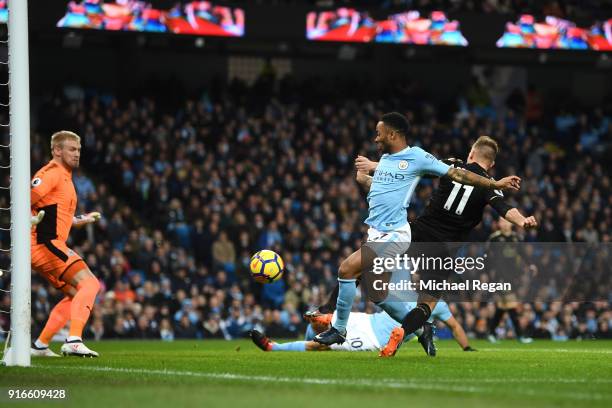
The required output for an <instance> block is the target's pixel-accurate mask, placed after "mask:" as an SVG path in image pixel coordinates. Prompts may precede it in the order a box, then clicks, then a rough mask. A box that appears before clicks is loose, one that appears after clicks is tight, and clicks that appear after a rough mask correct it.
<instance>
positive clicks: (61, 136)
mask: <svg viewBox="0 0 612 408" xmlns="http://www.w3.org/2000/svg"><path fill="white" fill-rule="evenodd" d="M66 140H74V141H77V142H81V138H80V137H79V135H77V134H76V133H74V132H71V131H69V130H60V131H59V132H55V133H54V134H53V136H51V151H53V149H54V148H55V146H60V147H62V144H63V143H64V142H65V141H66Z"/></svg>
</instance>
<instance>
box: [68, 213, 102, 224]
mask: <svg viewBox="0 0 612 408" xmlns="http://www.w3.org/2000/svg"><path fill="white" fill-rule="evenodd" d="M100 218H102V214H100V213H99V212H97V211H94V212H90V213H87V214H81V215H77V216H75V217H72V226H73V227H77V228H78V227H82V226H83V225H87V224H92V223H94V222H98V221H99V220H100Z"/></svg>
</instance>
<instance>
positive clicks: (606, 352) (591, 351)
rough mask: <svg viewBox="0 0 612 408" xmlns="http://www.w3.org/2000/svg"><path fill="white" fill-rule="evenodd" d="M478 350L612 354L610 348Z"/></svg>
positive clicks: (487, 349)
mask: <svg viewBox="0 0 612 408" xmlns="http://www.w3.org/2000/svg"><path fill="white" fill-rule="evenodd" d="M478 351H486V352H489V351H518V352H521V353H523V352H534V353H536V352H537V353H581V354H585V353H586V354H612V350H575V349H563V348H558V349H543V348H530V347H529V346H527V345H526V346H525V347H524V348H479V349H478Z"/></svg>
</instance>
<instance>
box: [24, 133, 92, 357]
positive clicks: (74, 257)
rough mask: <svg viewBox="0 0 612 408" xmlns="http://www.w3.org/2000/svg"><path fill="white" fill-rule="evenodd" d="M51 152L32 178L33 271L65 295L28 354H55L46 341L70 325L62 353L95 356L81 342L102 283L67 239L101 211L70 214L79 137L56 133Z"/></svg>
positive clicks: (74, 202)
mask: <svg viewBox="0 0 612 408" xmlns="http://www.w3.org/2000/svg"><path fill="white" fill-rule="evenodd" d="M51 154H52V156H53V157H52V159H51V161H49V163H48V164H47V165H45V166H44V167H43V168H41V169H40V170H38V172H37V173H36V174H35V175H34V178H33V179H32V186H31V187H32V188H31V193H30V200H31V210H32V216H33V217H32V225H33V227H32V234H31V247H32V269H33V270H35V271H36V272H38V273H40V274H41V275H42V276H44V277H45V279H47V281H49V283H51V284H52V285H53V286H54V287H55V288H56V289H58V290H61V291H62V292H63V293H64V294H65V295H66V296H65V297H64V298H63V299H62V300H61V301H60V302H59V303H58V304H57V305H55V307H54V308H53V310H51V313H50V314H49V319H48V320H47V323H46V325H45V327H44V328H43V330H42V332H41V334H40V336H39V337H38V339H36V341H35V342H34V343H33V344H32V348H31V354H32V355H33V356H45V357H55V356H58V355H57V354H55V353H54V352H53V351H51V350H50V349H49V342H50V341H51V339H52V338H53V336H54V335H55V333H57V332H58V331H59V330H60V329H61V328H62V327H64V326H65V325H66V323H67V322H68V321H70V333H69V336H68V338H67V339H66V342H65V343H64V344H63V345H62V348H61V352H62V354H64V355H74V356H82V357H98V353H96V352H95V351H93V350H90V349H89V348H88V347H87V346H85V344H83V339H82V335H83V329H84V327H85V324H86V323H87V320H88V319H89V315H90V313H91V310H92V308H93V305H94V303H95V300H96V295H97V293H98V291H99V290H100V283H99V281H98V279H97V278H96V277H95V276H94V275H93V273H92V272H91V271H90V270H89V268H88V267H87V265H86V264H85V262H84V261H83V259H81V257H80V256H79V255H78V254H77V253H76V252H74V251H73V250H72V249H70V248H68V246H67V245H66V240H67V239H68V235H69V233H70V229H71V228H72V226H73V225H74V226H80V225H84V224H88V223H92V222H96V221H98V220H99V219H100V213H97V212H94V213H89V214H86V215H80V216H78V217H75V216H74V213H75V211H76V205H77V196H76V191H75V189H74V184H73V182H72V170H73V169H75V168H77V167H78V166H79V160H80V156H81V141H80V137H79V136H77V135H76V134H75V133H73V132H69V131H60V132H57V133H55V134H54V135H53V136H52V137H51ZM41 213H42V214H41Z"/></svg>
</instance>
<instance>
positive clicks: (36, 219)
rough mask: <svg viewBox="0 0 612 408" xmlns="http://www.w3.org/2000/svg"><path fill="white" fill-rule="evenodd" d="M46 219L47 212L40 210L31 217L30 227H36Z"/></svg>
mask: <svg viewBox="0 0 612 408" xmlns="http://www.w3.org/2000/svg"><path fill="white" fill-rule="evenodd" d="M44 217H45V210H40V211H39V212H38V214H36V215H33V216H31V217H30V225H32V226H33V227H34V226H36V225H38V224H40V222H41V221H42V219H43V218H44Z"/></svg>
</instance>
